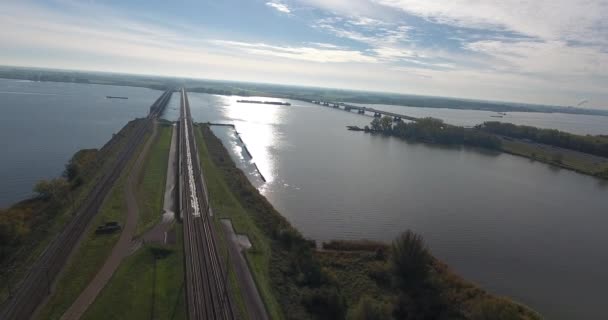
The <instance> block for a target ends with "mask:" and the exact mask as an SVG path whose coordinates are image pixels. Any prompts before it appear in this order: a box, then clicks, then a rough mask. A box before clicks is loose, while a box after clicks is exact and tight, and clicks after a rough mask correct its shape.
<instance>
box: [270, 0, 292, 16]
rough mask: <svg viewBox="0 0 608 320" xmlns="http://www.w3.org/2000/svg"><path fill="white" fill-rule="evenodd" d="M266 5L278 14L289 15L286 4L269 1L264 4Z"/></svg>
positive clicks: (289, 11)
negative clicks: (278, 12)
mask: <svg viewBox="0 0 608 320" xmlns="http://www.w3.org/2000/svg"><path fill="white" fill-rule="evenodd" d="M266 5H267V6H269V7H271V8H274V9H276V10H278V11H280V12H283V13H291V10H290V9H289V7H288V6H287V5H286V4H284V3H281V2H277V1H270V2H266Z"/></svg>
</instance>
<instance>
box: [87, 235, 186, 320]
mask: <svg viewBox="0 0 608 320" xmlns="http://www.w3.org/2000/svg"><path fill="white" fill-rule="evenodd" d="M175 229H176V233H177V234H176V243H175V244H172V245H164V246H160V245H145V246H144V247H142V248H140V249H139V250H138V251H137V252H136V253H134V254H133V255H132V256H130V257H128V258H127V259H125V261H123V263H122V264H121V266H120V267H119V268H118V270H117V271H116V273H114V275H113V276H112V280H111V281H110V282H109V283H108V284H107V285H106V287H105V288H104V289H103V290H102V291H101V293H100V294H99V296H98V297H97V299H96V300H95V302H94V303H93V304H92V305H91V306H90V307H89V309H88V310H87V312H86V313H85V314H84V316H83V319H85V320H94V319H100V320H101V319H186V301H185V283H184V274H183V270H184V267H183V250H182V235H181V224H176V225H175Z"/></svg>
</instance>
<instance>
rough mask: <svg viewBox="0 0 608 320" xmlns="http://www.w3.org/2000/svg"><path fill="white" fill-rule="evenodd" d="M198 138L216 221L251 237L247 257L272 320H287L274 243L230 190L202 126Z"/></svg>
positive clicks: (197, 132) (198, 130)
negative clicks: (274, 279)
mask: <svg viewBox="0 0 608 320" xmlns="http://www.w3.org/2000/svg"><path fill="white" fill-rule="evenodd" d="M195 135H196V140H197V144H198V150H199V155H200V161H201V166H202V169H203V171H204V172H205V180H206V182H207V188H208V190H209V198H210V201H211V206H212V208H213V210H214V213H215V217H216V219H218V218H229V219H231V220H232V224H233V226H234V229H235V232H236V233H239V234H245V235H247V236H248V237H249V240H250V241H251V243H252V248H251V249H249V250H247V251H246V253H245V257H246V260H247V262H248V264H249V269H250V271H251V272H252V275H253V278H254V280H255V282H256V285H257V287H258V291H259V292H260V295H261V297H262V300H263V301H264V304H265V306H266V311H267V312H268V315H269V317H270V318H271V319H283V314H282V311H281V307H280V305H279V303H278V302H277V300H276V298H275V295H274V291H273V289H272V286H271V281H270V274H269V273H270V258H271V249H270V240H269V239H268V238H267V237H266V236H265V235H264V234H263V233H262V231H261V230H260V229H259V228H258V227H257V226H256V224H255V222H254V220H253V219H252V217H251V215H250V214H249V212H248V211H247V210H246V209H245V208H244V207H243V206H242V205H241V203H240V202H239V200H238V198H237V197H236V196H235V195H234V194H233V193H232V192H231V191H230V188H229V187H228V184H227V183H226V181H225V176H224V175H223V173H222V172H221V171H220V170H219V169H218V168H217V166H215V164H214V163H213V161H212V160H211V158H210V155H209V150H208V149H207V145H206V143H205V140H204V139H203V135H202V133H201V130H200V127H197V130H196V132H195ZM216 226H219V224H217V225H216ZM218 229H219V230H223V229H222V228H218Z"/></svg>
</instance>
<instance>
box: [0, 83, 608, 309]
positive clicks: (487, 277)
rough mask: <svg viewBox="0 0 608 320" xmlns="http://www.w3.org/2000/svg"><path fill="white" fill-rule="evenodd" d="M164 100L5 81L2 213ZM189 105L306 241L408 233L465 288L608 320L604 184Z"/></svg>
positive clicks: (461, 120) (265, 113) (295, 117)
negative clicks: (469, 283)
mask: <svg viewBox="0 0 608 320" xmlns="http://www.w3.org/2000/svg"><path fill="white" fill-rule="evenodd" d="M160 94H161V92H159V91H154V90H149V89H142V88H129V87H113V86H98V85H86V84H65V83H37V82H19V81H14V80H0V111H2V117H0V146H2V150H3V154H2V157H1V158H0V178H1V179H0V181H2V183H0V207H2V206H6V205H8V204H10V203H11V202H13V201H16V200H19V199H23V198H24V197H27V196H29V195H30V194H31V192H30V190H31V188H32V186H33V184H34V183H35V182H36V181H37V180H39V179H42V178H49V177H54V176H57V175H59V174H60V173H61V171H62V170H63V166H64V164H65V162H66V161H67V160H68V159H69V158H70V156H71V155H72V154H73V153H74V152H75V151H77V150H78V149H80V148H96V147H100V146H102V145H103V144H104V143H105V142H106V141H107V140H108V139H109V138H110V137H111V134H112V133H115V132H117V131H118V130H120V128H121V127H122V126H123V125H124V124H125V123H127V121H129V120H131V119H133V118H135V117H141V116H144V115H145V114H146V113H147V111H148V107H149V106H150V105H151V104H152V102H153V101H154V100H155V99H156V98H157V97H158V96H159V95H160ZM106 95H112V96H128V97H129V99H128V100H118V99H106V98H105V96H106ZM189 97H190V104H191V107H192V114H193V117H194V118H195V120H196V121H201V122H203V121H205V122H206V121H212V122H225V123H233V124H235V125H236V129H237V131H238V132H239V133H240V136H241V138H242V140H243V141H244V143H245V144H246V146H247V149H248V150H249V153H250V154H251V156H252V157H249V154H248V153H247V152H246V151H245V149H244V148H243V145H242V143H241V142H240V141H239V140H238V139H237V136H236V133H235V132H234V130H232V129H229V128H226V127H214V132H215V133H216V134H218V135H219V136H220V137H221V138H222V140H223V141H224V143H225V144H226V145H227V146H228V148H229V150H230V151H231V152H232V155H233V157H234V159H235V160H237V163H238V165H239V166H240V167H241V168H243V169H244V170H245V171H246V172H247V174H248V175H249V177H250V179H251V180H252V182H253V183H254V184H255V185H256V186H257V187H258V188H259V189H260V191H261V192H262V193H263V194H264V195H265V196H266V197H268V199H269V200H270V201H271V203H272V204H273V205H274V206H275V207H276V208H277V209H278V210H279V211H280V212H281V213H282V214H283V215H285V216H286V217H287V218H288V219H289V221H291V222H292V223H293V224H294V225H295V226H296V227H297V228H298V229H299V230H301V231H302V233H303V234H304V235H305V236H307V237H309V238H313V239H316V240H319V241H326V240H329V239H361V238H368V239H376V240H382V241H390V240H392V239H393V238H394V237H395V236H396V235H397V234H399V232H402V231H404V230H406V229H412V230H413V231H415V232H417V233H420V234H422V235H423V236H424V238H425V239H426V241H427V243H428V245H429V247H430V249H431V251H432V252H433V253H434V255H435V256H437V257H439V258H440V259H442V260H443V261H445V262H447V263H448V264H449V265H450V266H452V267H453V268H454V269H455V270H456V271H457V272H458V273H459V274H461V275H463V276H464V277H465V278H466V279H468V280H471V281H474V282H475V283H478V284H479V285H480V286H481V287H483V288H485V289H487V290H489V291H491V292H493V293H497V294H501V295H506V296H509V297H512V298H514V299H515V300H518V301H521V302H523V303H525V304H527V305H530V306H531V307H533V308H534V309H536V310H538V311H539V312H541V313H542V314H543V315H545V317H546V318H547V319H598V318H604V317H605V316H604V314H605V311H604V309H605V308H604V300H605V299H604V297H605V288H607V287H608V271H607V270H606V268H605V265H607V264H608V251H607V250H605V245H606V244H607V243H608V233H606V232H605V230H604V229H605V226H606V225H607V224H608V216H607V215H606V211H607V210H606V209H607V208H608V201H606V199H607V197H606V196H607V194H608V185H607V184H606V183H605V182H602V181H600V180H597V179H595V178H592V177H588V176H584V175H581V174H577V173H574V172H571V171H567V170H561V169H558V168H554V167H551V166H548V165H546V164H542V163H538V162H532V161H529V160H527V159H524V158H520V157H516V156H511V155H508V154H500V153H493V152H486V151H482V150H478V149H468V148H443V147H437V146H430V145H425V144H415V143H407V142H405V141H403V140H400V139H396V138H390V137H389V138H387V137H381V136H371V135H366V134H364V133H361V132H351V131H347V130H346V129H345V126H346V125H359V126H363V125H365V124H368V123H369V121H370V120H371V119H372V118H371V117H366V116H360V115H357V114H355V113H347V112H344V111H338V110H333V109H329V108H325V107H321V106H317V105H312V104H308V103H303V102H298V101H290V102H291V103H292V106H275V105H259V104H242V103H237V102H236V100H237V99H238V97H223V96H214V95H207V94H198V93H190V94H189ZM247 99H256V98H251V97H248V98H247ZM259 99H263V100H276V99H271V98H259ZM178 106H179V97H178V95H174V96H173V98H172V100H171V102H170V105H169V108H168V111H167V114H166V117H167V118H169V119H175V118H176V117H177V113H178V110H179V108H178ZM376 107H377V108H381V109H382V108H383V109H387V110H388V109H391V110H393V109H394V108H397V109H394V110H398V111H400V112H403V113H405V114H409V115H412V116H435V117H438V118H442V119H444V120H446V121H447V122H450V123H454V124H461V125H474V124H477V123H479V122H483V121H487V120H502V121H511V122H514V123H518V124H529V125H536V126H540V127H549V128H557V129H561V130H565V131H570V132H575V133H582V134H586V133H591V134H606V133H607V132H606V131H608V117H606V118H604V117H589V116H578V115H564V114H541V113H515V112H513V113H507V115H506V116H505V117H503V118H493V117H490V116H491V115H496V114H495V113H491V112H484V111H468V110H467V111H462V110H448V109H423V108H405V107H394V106H376ZM254 163H255V164H256V165H257V167H258V168H259V170H260V172H261V173H262V175H263V176H264V178H265V179H266V182H264V181H262V179H261V177H260V175H259V174H258V173H257V169H256V167H255V166H254V165H253V164H254Z"/></svg>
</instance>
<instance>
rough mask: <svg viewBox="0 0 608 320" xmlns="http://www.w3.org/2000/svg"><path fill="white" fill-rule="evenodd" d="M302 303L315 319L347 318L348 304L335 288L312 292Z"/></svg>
mask: <svg viewBox="0 0 608 320" xmlns="http://www.w3.org/2000/svg"><path fill="white" fill-rule="evenodd" d="M302 303H303V304H304V306H305V307H306V309H307V310H308V312H310V313H311V314H312V315H313V316H314V317H315V319H327V320H339V319H344V318H345V316H346V309H347V307H346V302H345V301H344V298H343V297H342V295H340V293H339V292H338V290H337V289H336V288H335V287H322V288H319V289H315V290H311V291H309V292H307V293H306V294H305V295H304V297H303V299H302Z"/></svg>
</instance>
